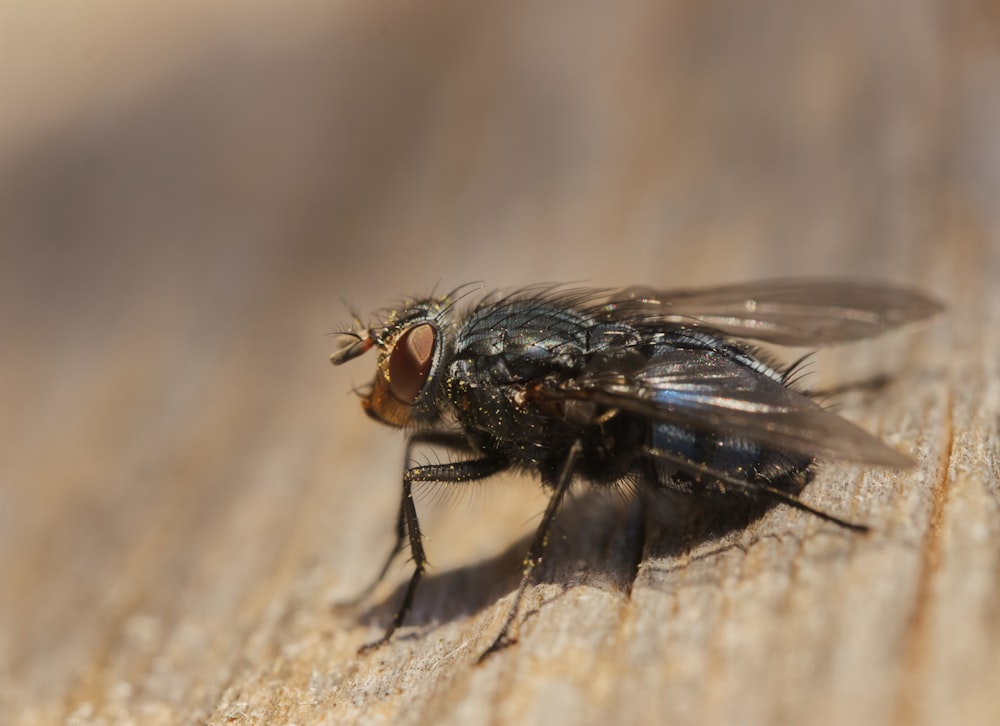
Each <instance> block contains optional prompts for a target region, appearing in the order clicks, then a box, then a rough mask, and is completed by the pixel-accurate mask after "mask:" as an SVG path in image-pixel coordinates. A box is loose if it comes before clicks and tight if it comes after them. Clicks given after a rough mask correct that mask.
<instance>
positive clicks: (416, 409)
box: [330, 300, 452, 427]
mask: <svg viewBox="0 0 1000 726" xmlns="http://www.w3.org/2000/svg"><path fill="white" fill-rule="evenodd" d="M450 310H451V306H450V304H449V303H448V302H447V301H446V300H425V301H422V302H417V303H412V304H410V305H407V306H406V307H404V308H402V309H400V310H393V311H392V312H390V313H389V314H388V316H387V317H386V319H385V322H384V323H381V324H379V325H377V326H374V327H369V326H364V325H362V324H361V323H360V321H355V325H354V328H353V329H352V330H350V331H348V332H345V333H341V334H340V336H341V338H342V341H341V344H340V347H339V348H338V349H337V350H336V351H335V352H334V353H333V355H331V356H330V362H331V363H333V365H335V366H336V365H340V364H341V363H345V362H347V361H349V360H351V359H353V358H357V357H358V356H360V355H363V354H364V353H366V352H368V351H369V350H371V349H372V348H375V349H376V351H377V353H378V365H377V369H376V371H375V380H374V381H372V383H371V385H370V386H369V387H368V388H367V389H366V390H365V391H364V392H363V393H362V394H361V406H362V408H363V409H364V410H365V413H367V414H368V415H369V416H371V417H372V418H374V419H376V420H377V421H381V422H382V423H386V424H389V425H390V426H396V427H408V426H420V425H426V424H430V423H433V422H434V421H435V420H436V419H437V418H438V417H439V416H440V413H441V412H440V409H439V406H438V398H439V397H438V391H439V390H440V389H441V379H442V377H443V375H444V369H445V365H444V358H445V355H444V353H445V351H446V350H447V349H448V341H449V340H450V339H451V330H450V326H451V325H452V323H451V318H450V315H449V312H450Z"/></svg>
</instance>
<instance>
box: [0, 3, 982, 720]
mask: <svg viewBox="0 0 1000 726" xmlns="http://www.w3.org/2000/svg"><path fill="white" fill-rule="evenodd" d="M8 4H9V5H10V9H8V10H7V11H6V12H8V13H9V17H10V18H16V19H18V21H19V23H20V25H16V26H15V25H11V24H7V25H6V27H7V28H16V30H17V32H15V33H13V34H11V38H10V39H9V41H10V42H7V41H4V43H2V44H0V58H4V59H5V60H4V63H2V64H0V65H2V66H3V67H4V68H5V69H6V70H5V71H4V73H5V74H6V75H4V76H3V77H4V78H5V79H8V80H11V79H13V81H16V82H11V83H9V85H8V88H9V95H8V93H7V92H5V95H6V96H7V98H8V99H9V100H11V101H13V102H12V103H10V104H8V103H5V106H7V107H8V108H16V112H14V111H11V113H10V114H9V115H8V114H7V112H6V111H5V115H6V116H7V118H8V121H7V123H6V125H5V126H4V131H3V135H2V136H0V164H2V167H0V180H2V181H0V184H2V188H0V253H2V259H3V262H2V265H0V267H2V271H0V310H2V312H0V323H2V331H3V355H2V356H0V380H2V381H3V383H2V384H0V386H2V387H0V391H2V396H3V398H2V402H0V405H2V411H3V413H2V415H0V722H3V723H14V724H34V723H62V722H71V723H165V724H166V723H196V722H206V721H207V722H210V723H220V724H221V723H303V724H304V723H344V722H351V721H357V722H365V723H371V722H392V723H462V724H470V723H518V724H522V723H544V724H552V723H574V724H575V723H594V724H597V723H608V722H612V721H614V722H619V723H692V724H706V723H740V724H745V723H762V724H764V723H790V724H804V723H809V724H840V723H865V724H911V723H924V724H946V723H956V724H959V723H960V724H972V723H983V724H985V723H993V722H995V721H996V718H997V714H998V713H1000V695H998V694H1000V689H998V688H997V686H998V685H1000V659H998V658H997V655H996V654H997V652H1000V609H998V608H997V605H996V603H997V601H998V598H1000V485H998V481H1000V465H998V458H997V457H998V454H997V452H998V441H1000V432H998V421H1000V377H998V370H997V367H998V365H1000V325H998V324H1000V295H998V294H997V292H996V290H995V288H996V284H997V283H996V281H997V280H1000V212H998V209H1000V207H998V206H997V202H996V200H997V190H998V188H1000V186H998V185H1000V146H998V144H997V141H996V138H997V136H996V129H998V128H1000V84H998V83H997V78H998V72H1000V12H998V10H997V7H996V5H995V4H994V3H988V2H963V3H953V2H945V0H939V1H937V2H932V1H930V0H928V1H927V2H921V3H913V2H901V1H899V2H884V3H853V4H847V3H820V2H816V3H797V2H782V1H781V0H768V1H766V2H755V3H739V2H730V1H725V2H717V3H684V2H667V3H658V2H642V1H638V2H634V3H626V4H621V3H590V4H585V5H578V4H568V3H556V2H543V3H513V4H511V3H506V4H496V5H493V6H483V5H481V4H464V3H447V2H439V3H421V4H416V5H413V6H406V5H399V4H382V3H362V2H356V3H338V4H333V5H331V6H330V7H319V6H314V5H310V4H307V3H301V4H299V3H293V4H284V5H282V6H281V9H280V10H279V9H277V8H276V9H275V10H273V11H253V12H256V13H257V14H256V15H252V14H250V15H247V14H243V15H240V16H226V15H222V14H219V15H216V14H213V13H214V12H215V11H213V10H210V9H206V8H209V6H207V5H204V4H200V3H197V4H196V3H191V4H183V3H181V4H173V5H172V6H171V7H172V9H171V10H170V11H166V10H162V11H159V13H160V15H158V16H157V17H155V18H150V17H146V18H145V19H144V18H142V17H140V16H139V15H138V13H139V12H140V11H139V10H138V9H135V8H133V7H132V6H131V5H130V4H121V3H114V2H111V1H110V0H105V1H104V2H101V3H97V4H96V5H97V6H102V8H101V9H102V10H103V11H104V12H103V13H100V12H97V11H96V10H94V11H93V13H94V14H90V13H89V12H88V14H86V16H85V17H84V16H82V15H81V16H77V17H74V18H69V17H64V18H63V19H64V20H66V21H67V22H68V21H70V20H71V21H72V22H70V23H69V25H68V26H61V25H59V24H58V23H57V18H56V16H48V15H46V14H45V12H44V10H43V9H42V7H43V6H42V5H41V4H28V3H17V2H14V3H8ZM321 5H322V4H321ZM92 7H94V4H89V5H88V8H92ZM225 12H226V13H233V12H244V11H243V10H242V9H239V10H238V9H237V8H235V7H229V6H227V9H226V11H225ZM246 12H251V11H249V10H247V11H246ZM279 12H280V13H281V15H280V16H278V15H277V14H278V13H279ZM269 13H270V14H269ZM110 17H116V18H117V17H120V18H122V19H123V20H122V21H121V22H120V23H119V24H109V23H107V18H110ZM2 22H3V21H0V23H2ZM69 26H72V28H73V30H72V31H65V30H63V29H62V28H64V27H69ZM126 28H128V29H129V30H128V32H127V35H126V34H125V32H126V31H125V29H126ZM32 33H34V35H32ZM147 36H148V37H147ZM46 44H48V45H46ZM41 47H51V48H53V50H52V51H51V53H53V54H55V53H56V50H55V49H56V48H62V55H48V54H47V53H42V52H41V51H39V50H37V49H38V48H41ZM16 60H21V61H24V62H25V64H24V65H20V64H18V63H15V62H13V61H16ZM88 62H89V65H88ZM17 68H20V69H23V70H16V69H17ZM81 89H83V90H81ZM806 274H810V275H844V276H849V277H864V278H875V279H885V280H891V281H900V282H907V283H910V284H914V285H917V286H919V287H922V288H924V289H927V290H928V291H931V292H933V293H934V294H936V295H938V296H939V297H941V298H942V299H944V300H946V301H947V304H948V312H947V315H946V316H944V317H943V318H941V319H940V320H938V321H936V322H935V323H934V324H932V325H928V326H924V327H922V328H921V329H920V330H917V331H912V334H909V333H908V334H899V335H893V336H890V337H889V338H888V339H886V340H884V341H879V342H877V343H872V344H870V345H869V344H863V345H857V346H852V347H851V348H850V349H847V350H842V351H838V352H832V353H830V354H823V355H822V356H820V358H819V360H818V362H817V363H816V366H815V369H816V372H815V376H816V377H815V379H814V380H815V381H816V382H817V384H819V385H827V384H829V385H832V384H834V383H837V382H843V381H845V380H846V381H862V380H865V379H866V378H868V377H871V376H874V375H877V374H880V373H889V374H891V377H890V382H889V383H888V384H887V385H885V386H883V387H880V388H876V389H871V388H865V387H863V386H862V387H855V388H853V389H849V390H847V392H845V393H844V394H842V395H841V396H840V397H839V398H838V403H839V405H840V410H841V412H842V414H843V415H844V416H846V417H848V418H850V419H851V420H853V421H856V422H858V423H859V424H860V425H862V426H864V427H866V428H867V429H869V430H871V431H873V432H876V433H878V434H879V435H880V436H882V437H883V438H884V439H885V440H886V441H888V442H889V443H890V444H891V445H893V446H895V447H898V448H899V449H900V450H903V451H908V452H911V453H912V454H913V455H914V457H915V458H916V459H917V461H918V465H917V466H916V467H915V468H913V469H912V470H909V471H904V472H894V471H876V470H863V469H858V468H852V467H844V466H827V467H823V468H822V469H821V470H820V472H819V475H818V476H817V478H816V480H815V482H814V483H813V484H811V485H810V487H809V488H808V489H807V492H806V495H805V498H806V499H807V501H809V502H810V503H811V504H813V505H815V506H818V507H821V508H823V509H826V510H829V511H831V512H834V513H837V514H840V515H843V516H847V517H850V518H852V519H856V520H859V521H864V522H866V523H868V524H870V525H871V526H872V527H873V532H872V533H871V534H870V535H868V536H859V535H855V534H851V533H849V532H845V531H841V530H838V529H837V528H836V527H834V526H832V525H829V524H826V523H823V522H820V521H817V520H816V519H814V518H810V517H808V516H805V515H803V514H801V513H798V512H794V511H789V510H787V509H785V508H778V509H776V510H773V511H772V512H770V513H768V514H767V515H765V516H764V517H763V518H761V519H760V520H758V521H756V522H754V523H752V524H751V525H750V526H748V527H746V528H744V529H739V528H737V529H734V530H732V531H729V532H723V533H721V534H717V535H713V536H706V535H705V533H704V532H701V531H699V530H698V529H697V527H693V525H691V523H690V520H688V519H686V518H684V517H682V516H679V515H678V513H677V511H676V510H674V509H671V508H670V507H669V506H664V505H660V506H659V507H656V508H643V507H641V506H640V505H639V504H638V503H637V502H635V501H626V502H622V501H620V500H619V499H618V498H616V497H614V496H602V495H599V494H595V493H593V492H586V491H579V492H576V495H575V496H574V498H573V499H572V500H571V502H569V504H568V505H567V507H566V509H565V511H563V512H562V514H561V515H560V518H559V533H560V536H558V537H556V538H554V540H553V543H552V546H551V549H550V552H549V553H548V555H547V557H546V562H545V564H544V566H543V568H542V571H541V572H540V575H539V582H538V584H537V585H536V586H535V587H533V588H532V589H531V591H530V593H529V596H528V601H527V608H526V612H525V616H524V618H523V619H522V621H521V626H520V641H519V642H518V644H517V645H516V646H514V647H512V648H509V649H507V650H505V651H504V652H502V653H500V654H498V655H497V656H496V657H493V658H491V659H490V660H488V661H487V662H486V663H485V664H483V665H482V666H479V667H477V666H475V659H476V657H477V656H478V654H479V653H480V652H481V650H482V649H483V648H484V647H485V646H486V645H487V644H488V643H489V642H490V640H491V638H492V637H493V635H494V633H495V632H496V629H497V628H498V627H499V624H500V621H501V619H502V617H503V614H504V613H505V611H506V608H507V606H508V605H509V603H510V599H511V596H512V593H513V590H514V588H515V587H516V583H517V578H518V568H519V562H520V558H521V557H522V555H523V552H524V550H525V549H526V547H527V542H528V538H529V537H530V534H531V532H532V529H533V525H534V524H535V523H536V522H537V517H538V515H539V514H540V512H541V510H542V509H543V508H544V501H545V500H544V496H543V493H542V492H541V491H539V488H538V487H537V485H536V484H535V483H534V482H532V481H530V480H526V479H519V478H517V477H512V476H503V477H498V478H497V481H496V482H494V483H491V484H488V485H483V486H477V487H474V490H473V491H472V492H465V493H461V494H458V495H451V494H449V493H448V492H446V491H442V490H441V489H440V488H437V489H433V490H431V491H430V492H426V493H424V495H423V496H422V497H421V498H420V500H419V502H418V506H419V509H420V513H421V517H422V521H423V525H424V529H425V533H426V534H427V535H428V542H427V547H428V550H429V554H430V557H431V562H432V565H433V567H432V571H431V573H430V575H429V577H428V578H427V581H426V583H425V585H424V586H423V588H422V589H421V590H420V592H419V593H418V596H417V600H416V603H415V607H414V611H413V613H412V617H411V618H410V620H409V622H408V623H407V625H406V627H404V628H403V629H402V630H401V631H400V632H399V634H398V637H396V638H395V639H394V640H393V641H392V642H391V643H390V644H389V645H388V646H386V647H383V648H381V649H380V650H378V651H376V652H374V653H370V654H366V655H364V656H358V655H357V654H356V650H357V648H358V646H359V645H361V644H362V643H364V642H366V641H367V640H370V639H372V638H374V637H376V636H377V635H378V634H379V633H380V631H381V628H383V627H384V626H385V624H386V623H387V622H388V619H389V618H390V617H391V614H392V612H393V609H394V607H395V605H396V603H397V602H398V599H399V597H400V596H401V593H402V589H401V588H402V587H403V585H404V584H405V581H406V578H407V577H408V574H409V569H408V566H407V564H406V562H405V558H401V560H400V562H399V563H398V564H397V565H396V566H395V567H394V568H393V570H391V575H390V578H389V581H388V582H387V583H385V584H384V585H383V586H382V587H380V588H379V589H378V590H377V591H376V593H375V595H374V596H373V597H372V598H371V600H370V601H369V602H368V603H366V604H363V605H360V606H358V607H355V608H343V607H336V603H337V602H339V601H341V600H343V599H344V598H347V597H349V596H350V595H352V594H353V593H355V592H357V591H358V590H359V589H360V588H361V587H362V586H363V585H364V584H366V583H367V582H368V581H369V579H370V578H371V577H373V576H374V574H375V572H376V570H377V568H378V566H379V565H380V564H381V561H382V558H383V557H384V555H385V553H386V552H387V551H388V548H389V546H390V544H391V530H392V524H393V518H394V514H395V508H396V505H397V496H398V486H399V483H398V482H399V474H400V467H401V466H402V463H403V462H402V438H401V437H400V436H399V435H398V434H397V433H395V432H391V431H387V430H383V429H380V428H379V427H377V426H376V425H375V424H373V423H371V422H369V421H368V420H367V419H366V418H365V417H364V416H363V414H362V413H361V411H360V410H359V408H358V406H357V402H356V400H355V399H354V397H353V396H351V395H350V393H349V391H350V389H351V386H352V385H355V384H360V383H363V382H365V381H366V380H367V378H368V377H369V376H370V375H371V368H370V365H371V361H369V360H366V359H361V360H359V361H357V362H355V363H353V364H352V365H351V366H345V367H344V368H343V369H337V370H336V371H333V370H331V369H330V368H329V367H328V365H327V363H326V356H327V355H328V354H329V353H330V351H331V350H332V341H331V340H330V339H329V338H326V337H324V336H323V333H324V332H328V331H330V330H333V329H335V328H336V326H337V325H338V324H346V323H348V322H349V314H348V313H347V312H346V311H345V309H344V306H343V304H342V299H347V300H349V301H350V302H352V303H354V304H356V305H357V306H358V307H359V308H361V310H362V312H367V311H369V310H371V309H372V308H374V307H378V306H381V305H385V304H388V303H391V302H393V301H394V300H396V299H398V298H399V297H400V296H402V295H406V294H409V293H423V292H426V291H428V290H429V289H430V288H432V287H433V286H434V285H435V284H438V286H439V288H447V287H449V286H453V285H457V284H459V283H463V282H466V281H468V280H486V281H487V282H488V283H489V284H490V285H513V284H521V283H527V282H535V281H539V280H587V281H590V282H593V283H594V284H626V283H629V284H631V283H636V284H647V285H656V286H670V285H684V286H688V285H693V284H712V283H717V282H722V281H732V280H741V279H753V278H761V277H767V276H776V275H806ZM437 499H442V500H445V502H442V503H439V502H437V501H436V500H437Z"/></svg>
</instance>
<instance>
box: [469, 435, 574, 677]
mask: <svg viewBox="0 0 1000 726" xmlns="http://www.w3.org/2000/svg"><path fill="white" fill-rule="evenodd" d="M582 451H583V445H582V444H581V443H580V441H579V440H577V441H574V442H573V445H572V446H571V447H570V449H569V453H568V454H567V455H566V461H565V462H564V463H563V468H562V471H561V472H560V474H559V480H558V481H557V482H556V487H555V491H554V492H553V493H552V497H551V498H550V499H549V503H548V506H546V507H545V514H543V515H542V521H541V523H539V525H538V529H537V530H536V531H535V538H534V540H532V542H531V548H530V549H529V550H528V554H527V555H525V557H524V569H523V570H522V571H521V584H520V585H519V586H518V588H517V593H516V594H515V595H514V602H513V604H512V605H511V606H510V610H508V611H507V615H506V617H505V618H504V620H503V625H501V626H500V633H499V634H498V635H497V637H496V639H495V640H494V641H493V644H492V645H491V646H490V647H489V648H487V649H486V652H484V653H483V654H482V655H481V656H479V662H480V663H482V662H483V661H484V660H486V658H487V657H488V656H490V655H492V654H493V653H496V652H497V651H498V650H502V649H504V648H506V647H507V646H508V645H512V644H513V643H514V642H516V639H515V638H511V637H510V635H509V633H510V629H511V626H512V625H513V624H514V621H515V620H516V619H517V613H518V611H519V610H520V608H521V601H522V600H523V599H524V593H525V592H527V590H528V585H530V584H531V577H532V575H533V574H534V572H535V568H536V567H537V566H538V564H539V563H540V562H541V561H542V556H543V555H544V554H545V547H546V546H547V545H548V543H549V533H550V531H551V530H552V521H553V520H554V519H555V516H556V512H557V511H558V510H559V504H560V503H561V502H562V500H563V498H564V497H565V496H566V492H567V491H569V486H570V484H571V483H572V482H573V471H574V469H575V468H576V463H577V461H578V460H579V458H580V453H581V452H582Z"/></svg>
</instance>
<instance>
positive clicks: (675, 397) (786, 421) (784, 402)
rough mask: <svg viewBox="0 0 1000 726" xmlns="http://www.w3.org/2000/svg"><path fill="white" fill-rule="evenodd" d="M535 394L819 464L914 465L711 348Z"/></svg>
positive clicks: (661, 356)
mask: <svg viewBox="0 0 1000 726" xmlns="http://www.w3.org/2000/svg"><path fill="white" fill-rule="evenodd" d="M598 368H600V369H599V370H595V371H594V372H587V371H585V372H584V373H582V374H581V375H579V376H577V377H576V378H574V379H571V380H568V381H563V382H561V383H558V384H551V385H550V386H548V387H545V388H543V389H541V390H539V391H538V392H537V393H536V395H537V396H538V397H539V398H541V399H548V400H561V401H589V402H591V403H594V404H596V405H598V406H602V407H607V408H610V409H617V410H620V411H625V412H628V413H631V414H634V415H637V416H641V417H644V418H647V419H649V420H653V421H665V422H668V423H673V424H677V425H679V426H683V427H686V428H689V429H693V430H699V431H710V432H715V433H718V434H721V435H724V436H733V437H736V438H739V439H742V440H746V441H752V442H756V443H758V444H760V445H762V446H765V447H771V448H775V449H778V450H781V451H788V452H795V453H799V454H804V455H806V456H810V457H819V458H822V459H839V460H846V461H854V462H859V463H866V464H873V465H879V466H892V467H906V466H910V465H911V464H912V463H913V462H912V460H911V459H910V458H909V457H908V456H906V455H905V454H901V453H900V452H898V451H895V450H894V449H891V448H889V447H888V446H886V445H885V444H883V443H882V442H881V441H879V440H878V439H877V438H875V437H874V436H872V435H871V434H869V433H867V432H866V431H864V430H863V429H861V428H858V427H857V426H855V425H854V424H852V423H850V422H848V421H847V420H845V419H843V418H841V417H840V416H837V415H835V414H833V413H830V412H829V411H827V410H826V409H824V408H823V407H821V406H819V405H818V404H816V403H815V402H814V401H812V400H811V399H809V398H808V397H806V396H804V395H802V394H800V393H797V392H795V391H793V390H792V389H790V388H788V387H787V386H785V385H783V384H782V383H781V382H780V381H776V380H774V379H772V378H769V377H767V376H765V375H763V374H761V373H758V372H757V371H754V370H752V369H750V368H747V367H746V366H745V365H742V364H740V363H736V362H734V361H732V360H730V359H728V358H726V357H724V356H722V355H719V354H718V353H714V352H712V351H710V350H690V349H671V350H665V351H662V352H659V353H657V355H656V356H655V357H654V358H653V359H651V360H648V361H646V362H645V363H644V364H642V365H641V366H636V367H633V368H632V369H631V370H627V369H628V366H627V365H617V366H598Z"/></svg>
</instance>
